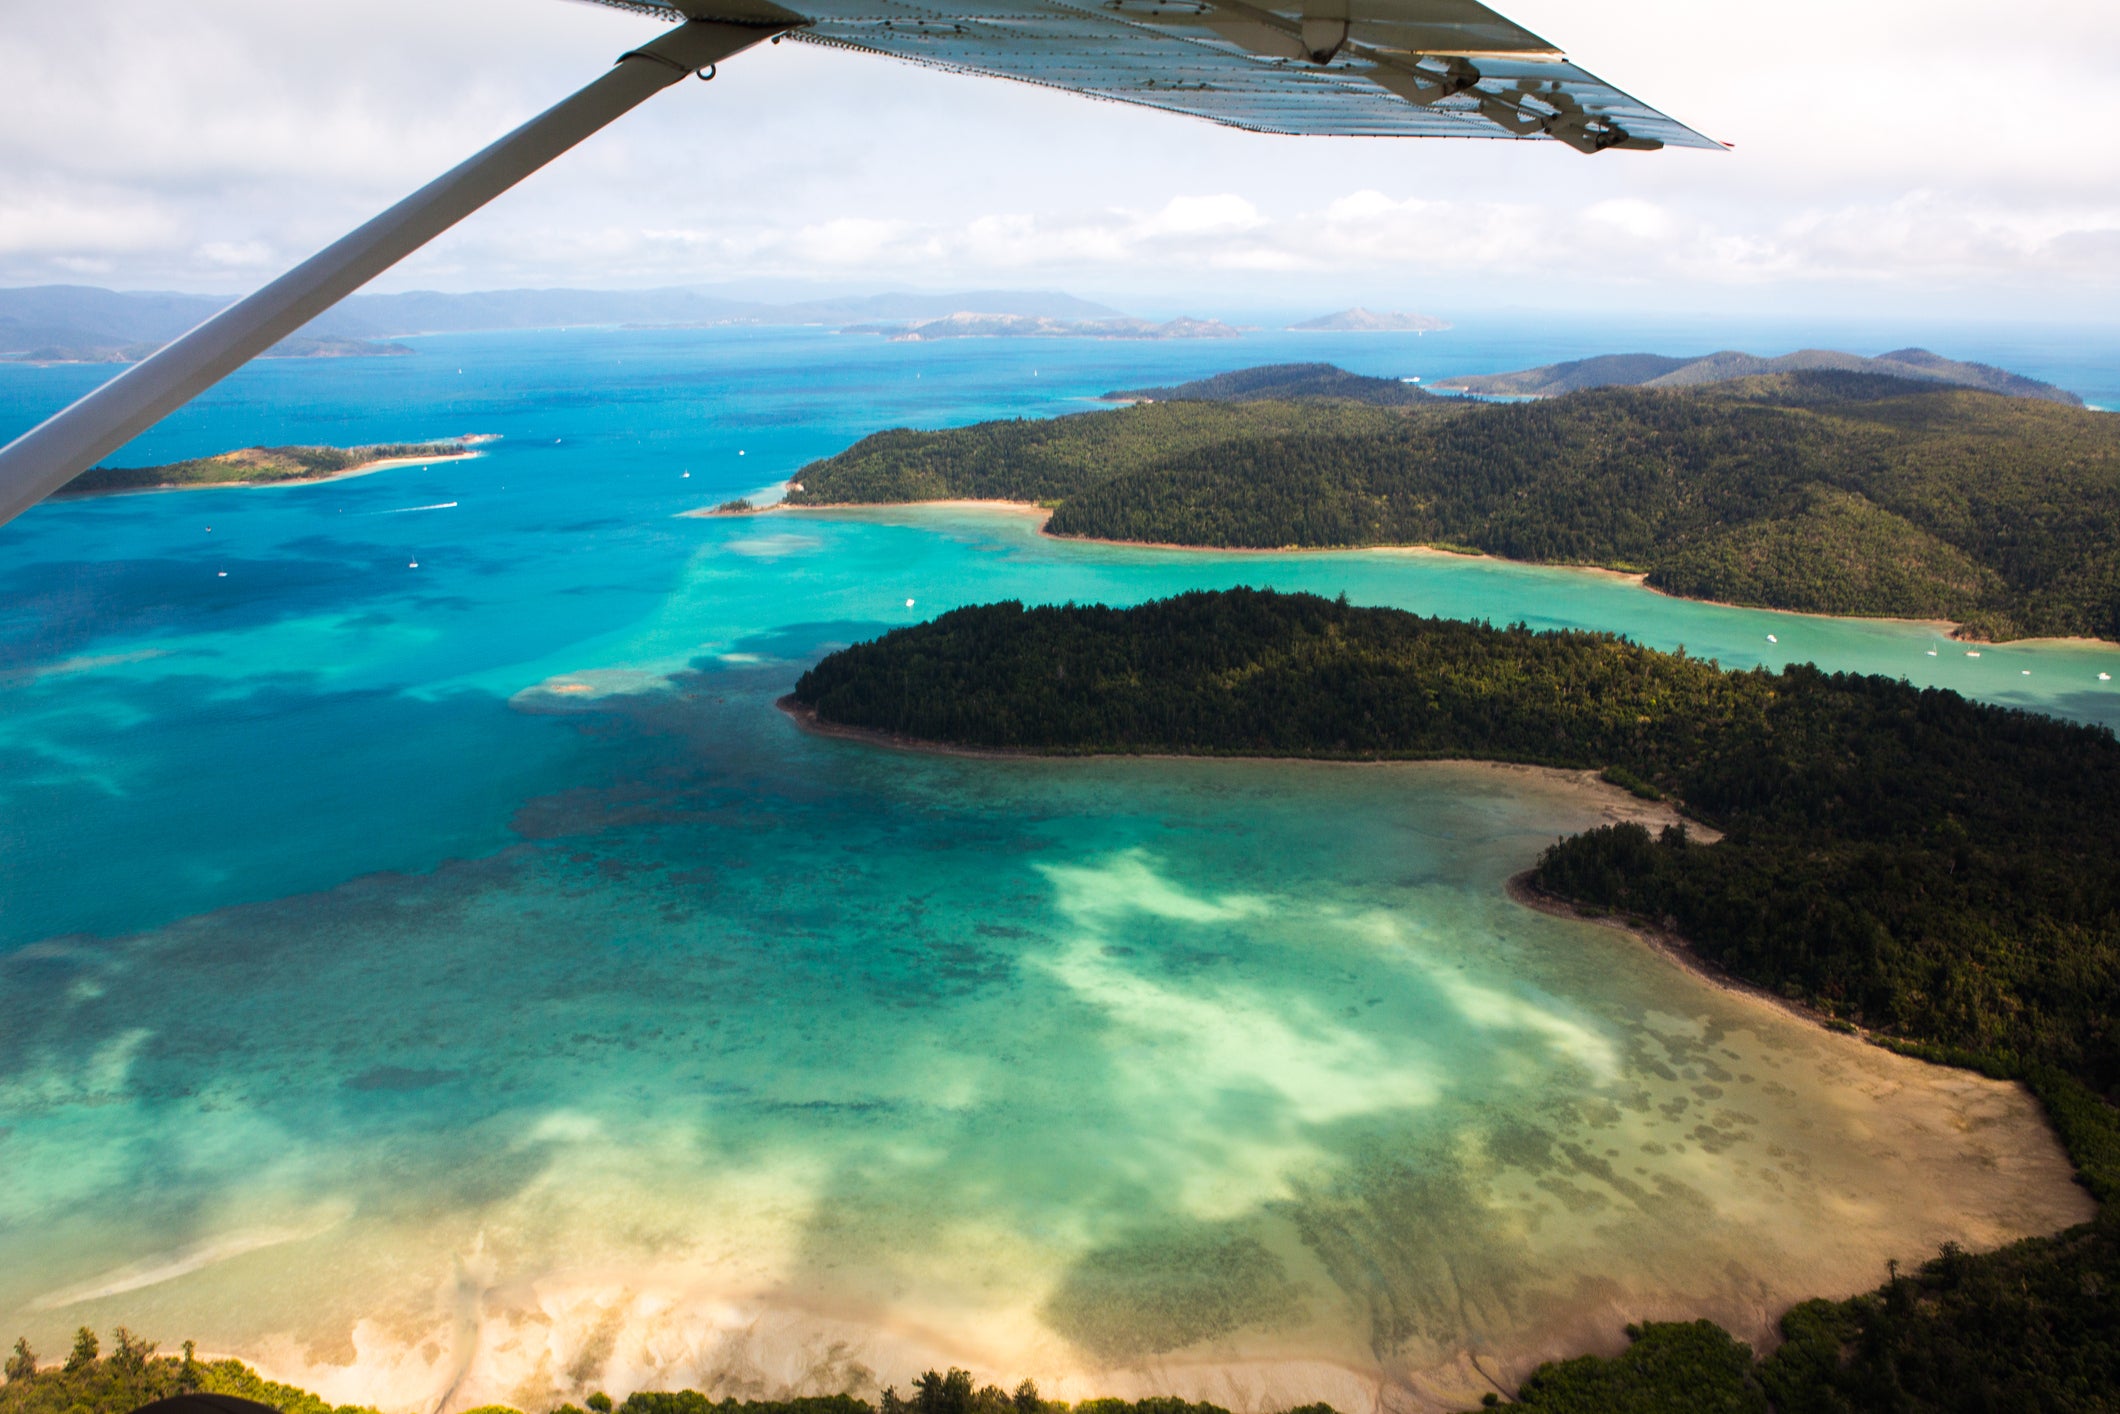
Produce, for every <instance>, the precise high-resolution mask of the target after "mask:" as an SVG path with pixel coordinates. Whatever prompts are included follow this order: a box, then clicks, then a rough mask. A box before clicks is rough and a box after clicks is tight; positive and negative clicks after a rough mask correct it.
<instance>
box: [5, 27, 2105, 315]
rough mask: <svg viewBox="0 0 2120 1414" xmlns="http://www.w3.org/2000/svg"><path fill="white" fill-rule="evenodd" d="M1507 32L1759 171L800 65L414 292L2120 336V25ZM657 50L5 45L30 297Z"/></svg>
mask: <svg viewBox="0 0 2120 1414" xmlns="http://www.w3.org/2000/svg"><path fill="white" fill-rule="evenodd" d="M1499 8H1501V9H1502V10H1503V11H1504V12H1505V13H1508V14H1510V15H1511V16H1512V17H1513V18H1515V19H1518V20H1520V21H1521V22H1523V23H1525V24H1526V25H1528V26H1529V27H1531V28H1532V29H1534V30H1537V31H1540V32H1541V33H1544V34H1546V35H1548V37H1550V38H1553V39H1554V40H1556V41H1557V42H1559V43H1560V44H1562V45H1563V46H1564V47H1566V48H1567V49H1569V51H1570V52H1571V53H1572V54H1574V55H1575V56H1576V57H1577V58H1578V59H1579V60H1581V61H1582V62H1584V63H1585V64H1587V65H1588V66H1589V67H1591V68H1592V69H1593V70H1594V71H1597V72H1599V73H1601V74H1603V75H1605V76H1606V77H1608V78H1610V79H1611V80H1612V81H1614V82H1616V83H1618V84H1620V85H1621V86H1623V87H1625V88H1628V89H1630V90H1631V91H1633V92H1635V93H1637V94H1639V95H1640V96H1642V97H1643V98H1644V99H1646V100H1648V101H1650V102H1653V103H1656V104H1657V105H1658V106H1660V107H1662V108H1664V109H1666V110H1667V111H1670V112H1672V113H1674V114H1676V115H1677V116H1679V117H1681V118H1683V119H1686V120H1688V121H1691V122H1693V123H1694V124H1695V125H1696V126H1699V127H1700V128H1702V129H1703V130H1704V131H1707V132H1709V133H1711V134H1712V135H1714V136H1716V137H1719V138H1724V139H1729V140H1732V141H1734V142H1736V144H1737V146H1736V150H1735V151H1734V152H1733V153H1729V154H1723V155H1718V154H1713V153H1690V152H1666V153H1658V154H1636V153H1608V154H1601V155H1599V156H1597V157H1593V158H1584V157H1581V156H1579V155H1577V154H1575V153H1572V152H1568V151H1565V150H1563V149H1560V148H1559V147H1558V146H1557V145H1555V144H1506V143H1441V142H1433V143H1414V142H1394V141H1391V140H1354V139H1334V140H1308V141H1305V140H1299V139H1286V138H1270V137H1261V136H1258V135H1255V134H1248V133H1239V132H1234V131H1231V130H1227V129H1219V128H1215V127H1213V126H1211V125H1208V124H1204V123H1198V122H1193V121H1189V120H1185V119H1180V118H1174V117H1171V116H1168V115H1165V114H1161V113H1155V112H1150V111H1147V110H1140V109H1130V108H1125V107H1120V106H1117V105H1110V104H1095V103H1086V102H1083V101H1081V100H1079V99H1075V98H1072V97H1069V96H1067V95H1064V94H1060V93H1057V92H1054V91H1051V90H1045V89H1038V88H1033V87H1029V86H1024V85H1015V84H1005V83H995V82H990V81H982V80H975V79H966V78H959V77H953V76H949V75H942V74H937V73H934V72H932V71H927V70H922V69H917V68H914V67H911V66H907V65H900V64H893V63H890V62H886V61H879V60H874V59H870V58H865V57H863V56H859V55H852V54H846V53H839V52H830V51H823V50H819V49H816V48H814V47H810V46H802V45H792V44H790V45H781V46H778V47H774V48H771V49H762V50H759V51H757V52H754V53H752V54H748V55H744V56H742V57H740V58H738V59H736V60H734V61H732V62H730V63H729V64H727V65H724V66H723V68H722V71H721V74H720V76H719V78H718V79H717V80H716V82H715V83H713V84H711V85H700V84H687V85H683V86H682V87H681V88H679V89H678V90H675V91H673V92H672V93H671V94H669V95H666V96H664V97H662V98H658V99H657V100H655V101H654V102H652V103H650V104H649V105H647V106H646V107H645V108H644V109H643V110H642V111H640V112H639V113H636V114H634V115H632V116H630V117H629V118H627V119H626V120H625V121H623V122H622V123H620V124H619V125H617V126H616V127H614V128H613V129H612V130H610V131H609V132H607V133H605V134H603V135H601V136H599V137H597V138H595V139H592V140H591V141H590V142H589V143H587V144H585V145H584V146H583V147H581V148H580V149H578V150H577V151H575V152H573V153H570V154H568V155H567V156H566V157H565V158H563V159H561V161H560V162H558V163H557V164H555V165H554V167H553V168H552V169H550V170H548V171H547V172H544V173H541V174H539V175H538V176H536V177H535V178H533V179H532V180H531V181H529V182H528V183H526V184H525V185H524V186H523V187H521V188H520V189H518V190H517V191H515V192H513V193H511V194H510V195H508V196H506V197H504V198H502V199H501V200H500V201H499V202H498V203H496V204H495V206H494V207H493V208H492V209H491V210H489V211H487V212H485V213H482V214H481V215H479V216H478V217H475V218H473V220H471V221H469V222H467V223H466V224H465V225H464V226H463V227H461V228H460V229H459V230H458V231H456V232H453V233H451V234H450V235H448V236H446V237H444V238H443V240H441V241H440V242H438V243H437V244H436V245H435V246H434V247H432V248H431V249H430V250H429V251H427V252H425V253H423V254H421V255H419V256H416V257H415V258H414V259H413V260H412V261H411V262H408V264H407V265H406V266H405V267H403V268H402V269H401V270H399V271H397V272H393V273H392V274H391V275H390V276H387V277H385V280H384V282H383V283H384V285H385V286H386V287H396V288H405V287H412V286H420V285H429V286H441V287H454V288H475V287H482V286H483V287H490V286H493V285H499V284H514V283H547V284H549V283H575V284H644V283H665V282H670V283H713V282H723V281H730V280H741V279H744V278H748V277H765V276H773V277H780V278H805V277H810V278H830V279H834V280H838V281H840V282H842V283H843V282H845V281H848V280H856V281H865V282H870V283H873V284H877V285H882V284H917V285H930V286H953V285H954V286H963V285H968V284H978V283H987V282H990V281H995V280H1006V281H1008V282H1011V283H1036V284H1040V285H1059V284H1070V283H1071V284H1075V285H1077V286H1079V287H1082V288H1085V289H1087V290H1089V291H1090V292H1093V293H1094V292H1099V291H1103V292H1110V293H1114V294H1117V295H1119V296H1121V297H1124V296H1126V295H1127V294H1132V295H1133V296H1135V297H1136V298H1137V300H1138V301H1140V302H1144V303H1146V304H1148V305H1150V306H1166V307H1167V306H1169V305H1172V304H1185V303H1202V304H1206V305H1211V304H1212V302H1213V301H1214V300H1215V299H1217V298H1220V299H1224V300H1229V301H1235V302H1239V303H1242V302H1246V301H1250V302H1254V303H1256V302H1257V301H1258V298H1259V297H1260V296H1261V295H1262V294H1265V293H1271V292H1275V291H1280V290H1300V291H1301V292H1302V294H1301V299H1302V300H1308V299H1311V298H1313V297H1315V298H1339V297H1341V296H1343V295H1344V296H1347V297H1360V296H1361V295H1362V293H1363V292H1364V291H1365V290H1367V289H1371V288H1379V287H1382V288H1408V287H1412V286H1416V285H1421V284H1424V283H1426V282H1432V281H1434V280H1435V279H1438V278H1440V277H1445V276H1447V277H1449V278H1450V282H1451V287H1452V289H1453V290H1455V291H1457V292H1458V293H1459V294H1460V296H1461V297H1463V298H1465V299H1468V300H1469V299H1477V298H1480V297H1482V296H1486V297H1500V298H1508V299H1512V300H1519V301H1521V300H1526V299H1536V298H1539V297H1541V296H1542V295H1549V294H1565V295H1566V296H1567V297H1568V298H1570V299H1571V300H1572V301H1574V302H1578V303H1581V302H1585V301H1590V300H1595V299H1599V298H1604V299H1612V300H1619V299H1625V300H1628V301H1630V302H1635V303H1637V304H1639V303H1640V302H1643V301H1652V302H1654V301H1661V302H1663V303H1665V305H1666V306H1667V307H1681V308H1695V307H1699V305H1700V303H1701V302H1702V301H1704V300H1707V301H1712V300H1714V299H1717V298H1722V297H1724V296H1725V295H1727V296H1729V297H1730V298H1733V299H1734V298H1754V297H1757V292H1759V291H1763V290H1771V289H1782V288H1786V289H1788V290H1792V291H1799V292H1801V297H1802V298H1804V299H1809V300H1812V301H1813V302H1814V303H1816V304H1818V305H1820V306H1833V307H1837V306H1838V305H1839V304H1840V303H1841V302H1842V301H1844V300H1845V299H1847V298H1850V297H1852V296H1853V295H1854V294H1859V295H1860V296H1861V297H1862V298H1865V299H1882V300H1893V299H1897V300H1900V301H1902V302H1903V303H1904V304H1906V305H1907V306H1908V307H1914V308H1921V307H1926V306H1927V304H1928V303H1929V302H1931V301H1933V300H1934V299H1935V298H1936V297H1937V295H1938V294H1939V293H1940V292H1948V291H1957V292H1961V293H1964V292H1972V293H1973V294H1975V295H1977V296H1979V297H1982V298H1987V299H1990V300H1993V301H2000V302H2006V303H2007V305H2008V307H2009V308H2010V309H2011V311H2012V312H2013V313H2016V314H2019V315H2023V316H2027V317H2037V316H2038V315H2040V314H2042V313H2044V314H2048V315H2067V316H2072V317H2073V316H2079V315H2080V314H2082V313H2083V312H2084V310H2085V308H2086V302H2087V301H2088V302H2090V303H2091V304H2098V303H2099V302H2101V301H2102V302H2103V305H2102V307H2111V306H2113V305H2114V304H2116V303H2120V261H2116V260H2115V258H2114V257H2115V253H2116V251H2120V201H2116V199H2115V198H2114V197H2113V196H2112V193H2113V192H2115V191H2120V150H2116V149H2115V147H2114V145H2113V144H2111V143H2110V141H2109V140H2108V138H2107V136H2106V135H2107V134H2108V133H2109V132H2111V131H2112V130H2113V128H2114V127H2115V125H2116V121H2120V9H2116V8H2113V7H2093V6H2086V5H2082V4H2079V3H2068V0H2023V3H2013V4H2010V5H2007V6H2005V5H2003V4H2001V3H2000V2H1999V0H1872V3H1870V4H1867V5H1863V6H1857V7H1849V6H1847V5H1846V4H1845V3H1841V2H1840V0H1836V2H1835V3H1830V4H1829V3H1827V0H1789V3H1787V4H1784V5H1780V6H1776V7H1772V8H1771V9H1767V10H1761V9H1759V8H1758V7H1752V8H1750V9H1731V8H1729V7H1705V6H1701V5H1699V4H1698V3H1697V0H1683V2H1682V0H1630V3H1629V4H1627V5H1625V6H1617V7H1602V8H1599V9H1594V10H1585V9H1583V8H1582V7H1581V6H1579V5H1576V4H1573V3H1564V0H1508V3H1503V4H1501V5H1500V7H1499ZM653 29H654V24H653V22H652V21H649V20H645V19H642V18H640V17H637V16H630V15H626V14H623V13H620V12H616V11H612V10H608V9H605V8H602V7H597V6H588V5H562V4H555V3H536V0H452V3H450V4H447V5H435V4H433V3H431V0H361V2H360V3H356V0H310V3H305V4H302V5H297V6H289V5H286V4H284V3H281V0H194V3H192V4H189V5H186V6H184V7H182V8H181V9H180V10H172V9H168V8H161V9H157V8H154V7H148V8H146V9H142V8H141V7H140V6H138V5H137V4H135V3H133V2H132V0H73V2H72V3H70V4H68V5H66V6H64V7H60V6H30V7H26V8H24V12H23V13H22V14H20V15H12V14H11V15H10V19H9V24H8V25H7V27H6V29H5V31H4V32H0V74H4V75H5V76H6V78H7V82H6V83H5V84H0V178H4V179H5V182H6V190H7V191H8V192H9V196H8V199H7V200H6V201H5V202H4V203H0V280H7V281H10V282H32V281H37V280H45V279H54V278H66V277H69V276H71V275H74V274H76V273H77V272H78V271H80V270H81V269H82V268H83V262H89V263H91V264H97V263H100V264H101V265H102V266H103V267H104V268H106V269H107V270H108V275H107V277H106V278H108V279H109V280H110V282H111V283H114V284H118V285H129V286H135V287H142V286H159V287H169V288H185V287H190V288H208V289H216V290H226V289H233V288H238V287H240V286H242V285H244V284H247V283H250V282H251V281H252V280H253V279H254V278H255V276H256V275H257V274H258V273H261V272H262V271H264V270H267V269H270V268H273V267H274V266H276V265H278V264H283V263H286V262H289V261H291V260H293V259H295V258H298V257H299V256H300V255H302V254H306V253H307V252H308V251H310V250H313V249H315V248H317V247H318V246H320V245H322V244H323V243H324V242H326V241H328V240H330V239H332V238H334V237H335V236H337V235H338V234H340V233H342V232H343V231H345V230H346V229H348V228H350V227H351V226H352V225H354V224H356V223H358V222H359V221H361V220H363V219H365V218H366V217H367V216H369V215H372V214H374V212H375V211H377V210H379V209H380V208H381V207H382V206H384V205H386V204H388V203H389V202H390V201H393V200H395V199H396V198H397V197H399V196H401V195H403V194H404V193H405V192H406V191H409V190H411V189H412V188H413V187H415V186H417V185H418V184H420V183H421V182H423V181H425V180H426V179H427V178H429V177H431V176H432V175H434V174H435V173H436V172H438V171H440V170H442V169H443V168H445V167H447V166H448V165H450V164H451V163H453V162H454V161H456V160H458V159H460V158H461V157H463V156H464V155H466V154H468V153H469V152H471V151H473V150H475V149H476V148H477V147H478V146H479V145H481V144H482V143H484V142H486V141H488V140H490V139H491V138H493V137H494V136H496V135H498V134H499V133H501V132H503V131H505V130H506V129H507V128H508V127H509V126H510V125H512V124H513V123H515V122H517V121H520V120H521V119H522V118H524V117H527V116H528V115H529V114H531V113H533V112H535V111H537V110H538V109H539V108H540V107H542V106H544V105H545V104H547V103H549V102H551V101H552V100H554V99H556V98H557V97H559V96H561V95H562V94H564V93H566V92H567V91H569V90H570V89H571V88H573V87H575V86H577V85H578V84H580V83H582V82H584V81H586V80H587V79H588V78H590V77H593V76H594V75H595V74H596V73H597V72H599V71H600V70H601V69H602V67H603V66H604V65H605V64H607V63H608V62H609V60H610V58H611V57H612V56H613V55H614V54H616V53H617V52H618V51H619V50H621V49H623V48H625V47H626V46H628V45H630V44H632V43H636V42H638V40H639V39H640V38H641V37H643V36H644V35H646V34H648V33H652V31H653ZM84 53H92V54H94V55H96V56H97V62H96V63H94V64H93V65H83V64H81V63H79V62H78V56H80V55H81V54H84ZM2056 95H2061V96H2063V97H2065V100H2066V101H2065V102H2064V101H2062V99H2061V98H2057V97H2056ZM1601 291H1602V292H1603V293H1602V294H1600V292H1601ZM1748 292H1749V293H1748ZM1792 297H1793V296H1792ZM1296 302H1300V300H1298V301H1296ZM1146 312H1153V310H1152V309H1151V310H1149V311H1146Z"/></svg>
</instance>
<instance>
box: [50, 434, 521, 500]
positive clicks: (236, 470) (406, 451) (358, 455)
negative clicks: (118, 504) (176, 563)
mask: <svg viewBox="0 0 2120 1414" xmlns="http://www.w3.org/2000/svg"><path fill="white" fill-rule="evenodd" d="M482 440H484V439H482V438H478V437H459V438H457V439H455V440H454V441H449V442H385V443H381V444H378V445H376V446H372V447H244V448H241V449H239V450H237V451H233V452H222V453H220V454H219V455H218V456H211V457H197V458H194V459H193V460H191V461H181V462H169V463H167V464H165V465H162V466H130V467H128V466H96V467H90V468H89V469H88V470H87V471H84V472H82V473H81V474H80V475H79V476H77V477H75V478H74V479H73V480H72V481H69V482H67V483H66V486H65V487H64V488H63V489H62V490H61V491H60V492H59V493H58V494H59V495H60V496H62V497H64V496H101V495H109V494H110V493H112V492H115V491H157V490H170V489H179V490H181V489H188V488H192V487H201V486H272V485H277V484H279V483H281V482H287V481H329V480H330V479H331V478H333V477H335V476H352V475H355V474H357V473H359V472H363V471H373V470H375V469H376V468H378V467H380V466H384V465H389V464H393V463H400V462H415V461H419V462H429V461H449V460H453V459H455V458H457V457H468V456H472V455H474V451H473V447H474V445H475V444H476V443H477V442H479V441H482Z"/></svg>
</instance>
